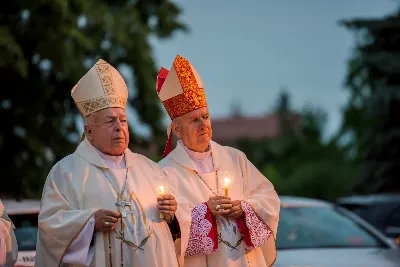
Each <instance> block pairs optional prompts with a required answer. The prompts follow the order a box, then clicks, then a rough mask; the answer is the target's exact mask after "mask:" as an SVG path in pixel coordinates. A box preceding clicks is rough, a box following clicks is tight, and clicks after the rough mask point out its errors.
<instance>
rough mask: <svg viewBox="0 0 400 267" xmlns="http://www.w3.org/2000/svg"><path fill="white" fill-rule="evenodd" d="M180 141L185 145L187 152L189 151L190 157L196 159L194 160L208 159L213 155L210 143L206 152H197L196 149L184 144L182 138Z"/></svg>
mask: <svg viewBox="0 0 400 267" xmlns="http://www.w3.org/2000/svg"><path fill="white" fill-rule="evenodd" d="M178 142H179V143H180V144H181V145H182V146H183V148H184V149H185V151H186V153H188V155H189V157H190V158H191V159H194V160H205V159H208V158H209V157H210V155H211V144H208V147H207V149H206V151H205V152H195V151H193V150H190V149H189V148H187V147H186V146H185V145H184V144H183V142H182V140H179V141H178Z"/></svg>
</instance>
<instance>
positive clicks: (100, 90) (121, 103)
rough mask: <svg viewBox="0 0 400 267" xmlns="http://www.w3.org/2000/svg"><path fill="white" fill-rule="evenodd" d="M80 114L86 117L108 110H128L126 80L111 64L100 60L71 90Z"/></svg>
mask: <svg viewBox="0 0 400 267" xmlns="http://www.w3.org/2000/svg"><path fill="white" fill-rule="evenodd" d="M71 96H72V98H73V99H74V102H75V104H76V106H77V107H78V109H79V112H80V113H81V114H82V116H83V117H86V116H88V115H90V114H92V113H94V112H96V111H99V110H102V109H106V108H112V107H117V108H123V109H125V108H126V102H127V100H128V89H127V87H126V83H125V80H124V78H122V76H121V74H120V73H119V72H118V71H117V70H116V69H115V68H114V67H113V66H111V65H110V64H109V63H107V62H106V61H104V60H102V59H99V60H98V61H97V62H96V64H94V66H93V67H92V68H91V69H90V70H89V71H88V72H87V73H86V74H85V75H84V76H83V77H82V78H81V79H80V80H79V82H78V83H77V84H76V85H75V86H74V88H73V89H72V90H71Z"/></svg>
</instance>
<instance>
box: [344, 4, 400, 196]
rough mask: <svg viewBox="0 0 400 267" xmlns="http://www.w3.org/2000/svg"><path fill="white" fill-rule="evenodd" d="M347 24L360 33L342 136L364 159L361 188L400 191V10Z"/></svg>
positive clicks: (350, 66)
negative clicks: (380, 16) (347, 139)
mask: <svg viewBox="0 0 400 267" xmlns="http://www.w3.org/2000/svg"><path fill="white" fill-rule="evenodd" d="M342 24H343V25H344V26H345V27H347V28H348V29H351V30H353V31H355V32H356V34H357V35H356V36H357V40H358V41H357V44H356V47H355V52H354V55H353V57H352V58H351V59H350V60H349V64H348V74H347V77H346V87H347V89H348V90H349V91H350V94H351V97H350V100H349V102H348V103H347V105H346V107H345V110H344V123H343V127H342V131H341V133H340V134H341V136H350V137H351V139H352V140H351V141H352V142H351V143H350V146H349V149H351V151H353V152H354V154H355V162H358V163H359V164H360V168H359V182H358V184H357V187H356V188H355V190H356V191H358V192H359V193H376V192H392V191H400V187H399V185H398V183H397V182H396V180H398V178H399V177H400V120H399V119H398V116H399V114H400V9H398V10H397V11H396V12H394V13H393V14H391V15H389V16H386V17H384V18H382V19H355V20H351V21H344V22H342Z"/></svg>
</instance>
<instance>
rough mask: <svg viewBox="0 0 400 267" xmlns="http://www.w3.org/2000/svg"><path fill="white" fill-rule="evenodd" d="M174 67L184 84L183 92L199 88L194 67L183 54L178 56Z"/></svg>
mask: <svg viewBox="0 0 400 267" xmlns="http://www.w3.org/2000/svg"><path fill="white" fill-rule="evenodd" d="M173 65H174V68H175V71H176V74H177V75H178V78H179V82H180V84H181V86H182V89H183V92H187V91H190V90H198V89H200V88H199V85H198V84H197V81H196V77H195V76H194V74H193V71H192V67H191V66H190V63H189V61H187V60H186V59H184V58H183V57H181V56H177V57H176V58H175V60H174V64H173Z"/></svg>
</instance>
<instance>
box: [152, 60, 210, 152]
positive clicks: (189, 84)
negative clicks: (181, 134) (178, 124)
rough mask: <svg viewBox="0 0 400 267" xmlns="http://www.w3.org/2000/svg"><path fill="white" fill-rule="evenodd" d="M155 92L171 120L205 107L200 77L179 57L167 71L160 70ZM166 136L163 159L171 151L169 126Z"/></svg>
mask: <svg viewBox="0 0 400 267" xmlns="http://www.w3.org/2000/svg"><path fill="white" fill-rule="evenodd" d="M156 90H157V94H158V96H159V98H160V100H161V102H162V103H163V105H164V108H165V110H166V111H167V112H168V115H169V117H170V118H171V120H173V119H175V118H178V117H180V116H182V115H184V114H186V113H189V112H191V111H193V110H196V109H199V108H203V107H206V106H207V100H206V94H205V92H204V85H203V82H202V80H201V78H200V75H199V74H198V73H197V71H196V69H195V68H194V67H193V66H192V65H191V64H190V62H189V61H188V60H187V59H185V58H183V57H181V56H180V55H177V56H176V57H175V60H174V62H173V64H172V67H171V69H170V70H169V71H168V70H167V69H166V68H163V67H162V68H161V70H160V72H159V73H158V75H157V82H156ZM167 135H168V141H167V144H166V146H165V149H164V154H163V158H164V157H166V156H167V155H168V154H169V153H170V152H171V151H172V129H171V124H169V126H168V129H167Z"/></svg>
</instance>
